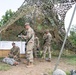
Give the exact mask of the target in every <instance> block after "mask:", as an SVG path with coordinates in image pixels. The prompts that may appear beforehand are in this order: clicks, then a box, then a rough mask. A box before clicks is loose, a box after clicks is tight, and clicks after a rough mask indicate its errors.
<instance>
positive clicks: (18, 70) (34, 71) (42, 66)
mask: <svg viewBox="0 0 76 75" xmlns="http://www.w3.org/2000/svg"><path fill="white" fill-rule="evenodd" d="M24 60H25V59H22V62H21V63H20V64H19V65H17V66H12V67H11V69H10V70H8V71H0V75H42V73H47V72H51V71H53V69H54V67H55V64H56V61H57V58H56V57H53V58H52V60H51V62H47V61H42V59H35V60H34V61H35V62H34V66H33V67H31V68H27V67H26V65H25V64H23V61H24ZM58 68H60V69H62V70H64V71H70V70H72V69H76V65H70V64H68V63H67V62H66V60H64V59H63V58H62V59H61V60H60V64H59V66H58Z"/></svg>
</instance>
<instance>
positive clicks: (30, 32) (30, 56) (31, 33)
mask: <svg viewBox="0 0 76 75" xmlns="http://www.w3.org/2000/svg"><path fill="white" fill-rule="evenodd" d="M26 32H27V34H26V36H24V39H26V43H27V45H26V58H27V62H30V63H33V48H34V30H33V29H32V28H31V27H30V28H29V29H28V30H27V31H26ZM27 41H28V42H27Z"/></svg>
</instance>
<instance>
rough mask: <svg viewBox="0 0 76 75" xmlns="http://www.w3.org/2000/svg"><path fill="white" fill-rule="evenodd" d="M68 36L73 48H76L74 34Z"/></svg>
mask: <svg viewBox="0 0 76 75" xmlns="http://www.w3.org/2000/svg"><path fill="white" fill-rule="evenodd" d="M70 34H71V35H70V36H69V39H70V41H71V42H72V44H73V46H76V32H74V31H71V32H70Z"/></svg>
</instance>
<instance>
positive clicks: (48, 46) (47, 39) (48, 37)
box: [43, 32, 52, 60]
mask: <svg viewBox="0 0 76 75" xmlns="http://www.w3.org/2000/svg"><path fill="white" fill-rule="evenodd" d="M43 39H44V41H45V42H44V52H43V58H44V59H45V58H46V53H47V51H48V54H49V60H51V51H50V49H51V40H52V35H51V34H50V33H49V32H48V33H47V34H46V33H45V34H44V36H43Z"/></svg>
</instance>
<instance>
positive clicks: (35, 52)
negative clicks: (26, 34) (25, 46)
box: [33, 46, 37, 57]
mask: <svg viewBox="0 0 76 75" xmlns="http://www.w3.org/2000/svg"><path fill="white" fill-rule="evenodd" d="M33 53H34V57H37V46H34V50H33Z"/></svg>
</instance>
